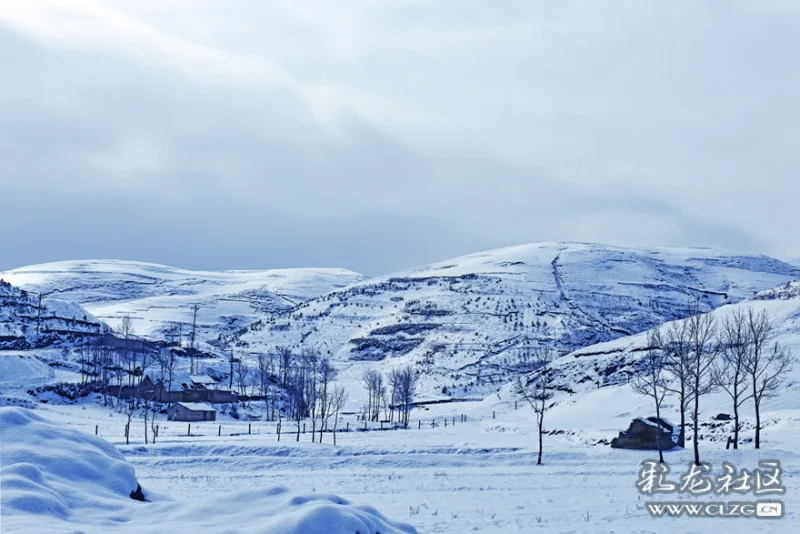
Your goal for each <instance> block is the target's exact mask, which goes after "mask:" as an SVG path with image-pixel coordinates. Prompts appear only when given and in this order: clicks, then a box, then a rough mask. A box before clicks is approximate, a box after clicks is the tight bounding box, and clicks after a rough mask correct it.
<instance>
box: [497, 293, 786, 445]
mask: <svg viewBox="0 0 800 534" xmlns="http://www.w3.org/2000/svg"><path fill="white" fill-rule="evenodd" d="M792 285H793V286H796V284H792ZM767 294H770V292H764V293H760V294H759V297H758V299H755V300H750V301H745V302H740V303H737V304H733V305H731V306H725V307H722V308H720V309H717V310H714V311H713V312H711V314H712V315H713V317H714V318H715V320H716V321H717V324H719V323H720V322H721V321H722V320H724V318H725V317H726V316H729V315H731V314H733V313H734V312H735V311H736V310H738V309H745V308H749V307H752V308H753V309H754V310H755V311H756V312H761V311H762V310H765V311H766V312H767V313H768V314H769V316H770V317H771V319H772V321H773V323H774V324H775V326H776V332H775V336H774V338H773V341H777V342H780V343H781V344H782V345H784V346H785V347H787V348H788V349H789V350H791V351H792V352H793V353H794V355H795V357H796V358H800V296H795V297H793V298H783V297H782V296H781V294H782V293H781V292H778V291H776V292H775V293H774V294H775V298H766V297H765V295H767ZM667 326H668V324H665V325H662V328H666V327H667ZM646 346H647V333H646V332H643V333H640V334H637V335H634V336H626V337H623V338H619V339H616V340H614V341H610V342H606V343H600V344H597V345H593V346H590V347H585V348H583V349H579V350H577V351H575V352H573V353H570V354H567V355H565V356H562V357H561V358H559V359H557V360H556V361H555V362H554V364H553V374H552V375H551V376H552V378H553V384H554V386H555V387H556V388H559V389H560V390H561V393H558V394H557V395H556V401H557V407H556V409H554V410H553V412H552V414H551V419H550V421H551V424H552V425H554V426H555V427H556V428H571V429H575V428H592V427H594V428H595V429H596V431H595V432H594V433H593V434H592V436H591V438H593V439H605V440H608V439H609V436H610V435H611V434H613V431H614V429H615V428H616V429H617V430H616V431H619V430H622V429H623V428H624V426H625V425H626V424H627V422H628V421H629V420H630V419H631V418H633V417H636V416H641V415H654V414H653V413H652V411H653V409H652V400H650V399H648V398H646V397H643V396H641V395H636V394H634V393H633V391H632V389H631V387H630V385H629V380H628V377H629V374H630V373H632V372H635V369H636V367H635V366H636V363H637V362H638V361H639V360H640V359H641V358H642V356H643V355H644V348H645V347H646ZM512 390H513V386H512V385H507V386H505V387H504V389H503V393H502V395H504V396H505V397H507V398H510V397H511V396H512ZM730 402H731V401H730V398H729V397H728V396H727V394H725V393H724V392H717V393H714V394H711V395H708V396H707V397H704V398H703V401H702V405H701V412H702V414H701V421H702V424H703V425H704V427H705V428H704V430H703V433H704V434H705V436H706V439H709V440H715V441H721V442H722V443H724V442H725V439H726V438H727V436H728V435H729V434H730V432H731V423H724V424H721V423H718V422H715V421H713V420H712V417H713V416H714V415H716V414H718V413H728V414H730V413H732V408H731V405H730ZM763 410H764V411H763V413H762V420H763V421H764V422H765V428H764V432H765V435H766V436H767V439H768V440H771V441H773V442H779V443H780V444H781V446H783V447H788V448H789V449H791V448H793V447H796V443H797V441H798V439H800V435H798V432H797V429H796V428H797V427H796V422H797V421H800V363H797V364H795V366H794V368H793V369H792V371H791V372H790V373H789V374H788V375H787V376H786V381H785V384H784V387H783V388H781V391H780V393H779V395H778V396H776V397H775V398H769V399H765V400H764V404H763ZM664 413H665V415H666V417H667V418H668V419H672V420H677V413H678V410H677V405H676V403H675V402H674V399H672V398H669V399H668V401H667V403H666V404H665V406H664ZM742 414H743V418H744V419H743V429H744V431H743V434H742V437H743V439H745V440H746V439H748V438H752V432H753V428H754V426H753V425H754V419H753V413H752V409H751V404H750V403H745V404H744V406H743V408H742ZM615 419H616V420H618V423H617V425H616V427H614V426H612V425H609V424H605V425H598V424H596V423H597V422H600V421H604V422H606V423H609V422H611V423H613V421H614V420H615ZM589 421H591V422H589ZM593 423H594V424H593ZM603 427H605V428H603ZM551 428H552V427H551ZM611 437H613V435H611ZM590 441H591V440H590Z"/></svg>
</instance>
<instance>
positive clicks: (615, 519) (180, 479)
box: [36, 387, 800, 534]
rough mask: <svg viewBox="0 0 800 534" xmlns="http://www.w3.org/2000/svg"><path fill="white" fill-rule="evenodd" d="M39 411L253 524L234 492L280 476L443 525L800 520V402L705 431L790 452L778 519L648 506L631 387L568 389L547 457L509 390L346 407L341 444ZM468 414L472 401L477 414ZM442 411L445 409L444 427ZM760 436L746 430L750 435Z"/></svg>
mask: <svg viewBox="0 0 800 534" xmlns="http://www.w3.org/2000/svg"><path fill="white" fill-rule="evenodd" d="M501 397H502V395H501ZM709 408H710V411H713V409H716V408H717V406H710V407H709ZM36 412H37V413H38V414H40V415H43V416H44V417H46V418H47V419H49V420H51V421H54V422H57V423H59V424H61V425H64V426H67V427H71V428H74V429H77V430H81V431H85V432H87V433H90V434H93V433H94V432H95V426H96V425H97V427H98V431H99V434H100V436H101V437H105V438H106V439H108V440H109V441H111V442H112V443H113V444H115V445H116V446H117V447H118V448H119V450H120V451H121V452H122V454H123V455H124V456H125V458H126V459H127V460H128V461H129V462H130V463H131V465H133V467H134V468H135V471H136V476H137V479H138V480H139V482H140V483H141V484H142V487H143V488H145V490H146V491H151V492H155V493H156V494H163V495H169V496H171V497H173V498H175V499H177V500H178V501H180V502H183V503H186V506H187V507H190V508H191V509H192V510H196V506H194V505H191V504H189V503H198V502H204V503H208V502H213V501H215V500H223V501H224V502H225V503H227V504H226V505H227V506H229V507H232V508H236V509H238V511H233V512H232V511H231V510H230V509H227V510H224V511H223V510H221V509H220V507H221V505H217V506H215V508H214V513H215V514H227V515H225V516H224V517H226V518H227V519H226V521H229V522H231V521H232V522H234V523H235V524H237V525H242V524H243V523H242V522H241V521H242V520H241V517H242V514H244V517H248V518H251V516H250V515H248V514H249V513H250V512H249V511H248V507H250V506H252V502H251V501H249V500H248V498H247V497H231V495H234V494H236V493H237V492H240V491H243V490H251V491H254V492H260V493H265V492H266V493H268V492H269V491H270V490H271V489H272V488H275V487H289V488H291V491H292V492H297V493H300V494H305V495H328V494H335V495H338V496H340V497H342V498H344V499H347V500H349V501H352V502H354V503H369V504H370V505H372V506H374V507H375V508H377V509H378V510H380V512H381V513H382V514H385V515H386V516H387V517H389V518H391V519H392V520H401V521H405V522H408V523H410V524H411V525H413V526H414V527H416V528H417V529H418V531H419V532H435V533H464V532H473V531H474V532H543V533H545V532H552V533H568V532H575V533H612V532H614V533H615V532H618V533H638V532H641V533H644V532H654V533H661V532H670V533H674V532H680V533H694V532H696V533H705V532H708V529H709V526H710V525H711V522H714V521H723V523H720V525H721V526H722V527H724V528H725V529H726V530H727V531H728V532H729V533H730V534H736V533H739V532H741V533H744V532H749V531H750V530H752V528H753V522H758V528H759V530H760V531H762V532H790V531H791V527H790V525H798V524H799V523H798V519H799V518H800V516H798V514H797V510H798V509H800V492H798V490H800V488H799V487H798V484H797V479H798V475H800V457H799V456H798V454H797V453H796V445H795V444H796V443H798V442H799V441H800V440H798V437H799V436H798V430H797V423H798V421H800V411H796V410H785V409H782V410H771V411H770V413H769V415H768V416H767V419H768V420H773V419H775V420H776V421H777V419H780V422H773V423H769V425H768V427H767V428H766V429H765V433H764V434H765V439H766V446H765V448H764V449H762V450H761V451H759V452H756V451H754V450H752V449H751V448H750V447H749V446H747V445H745V446H744V448H743V449H742V450H740V451H726V450H724V443H723V442H720V441H716V440H715V439H714V436H713V435H709V436H708V437H705V438H704V441H703V443H702V448H703V449H702V450H703V455H704V460H705V461H708V462H710V463H711V464H712V465H714V466H715V467H716V468H719V466H720V465H721V462H723V461H728V462H731V463H733V464H735V465H736V466H737V467H739V468H754V467H757V465H758V460H759V459H779V460H781V461H782V462H783V467H784V469H785V473H784V479H783V482H784V485H785V486H786V487H787V494H786V495H785V496H784V498H783V500H784V502H785V504H786V512H787V513H786V517H785V518H784V519H782V520H775V521H769V520H758V519H695V518H674V519H667V518H662V519H652V518H650V517H649V515H648V514H647V512H646V510H645V509H644V502H645V501H646V500H649V499H646V498H644V497H641V496H640V495H639V494H638V492H637V489H636V487H635V484H636V481H637V475H638V471H639V468H640V463H641V462H642V461H643V460H645V459H649V458H652V457H653V453H648V452H631V451H619V450H612V449H610V448H609V447H608V446H607V445H604V444H598V442H599V441H600V440H602V439H610V438H611V437H613V436H615V435H616V434H617V433H618V432H619V431H620V430H623V429H625V428H626V427H627V425H628V423H629V422H630V419H631V418H632V414H638V413H649V411H648V409H647V402H646V400H644V399H642V398H640V397H637V396H635V395H633V394H632V393H631V392H630V391H629V390H628V388H625V387H610V388H604V389H603V390H599V391H597V392H588V393H586V394H584V395H581V396H580V397H578V398H575V399H569V398H566V399H564V401H563V403H562V404H561V405H560V406H559V407H557V408H556V409H555V410H554V411H553V412H552V414H551V415H550V421H549V423H548V425H547V427H548V429H550V430H551V431H554V432H556V433H558V434H557V435H551V436H547V437H546V438H545V465H543V466H536V465H535V463H536V451H535V437H536V435H535V430H534V428H533V425H532V421H531V413H530V410H529V409H528V408H527V407H524V406H521V405H519V406H518V408H517V409H514V405H513V400H512V399H510V398H497V396H494V397H490V398H489V399H486V400H484V401H482V402H469V403H453V404H446V405H438V406H432V407H430V409H428V410H425V409H420V410H418V411H417V412H415V415H414V416H413V417H412V427H413V428H412V429H409V430H396V431H395V430H392V431H383V432H381V431H379V430H371V431H369V432H360V431H352V429H353V428H355V427H356V426H357V425H358V423H357V422H356V421H355V420H354V419H353V418H350V416H344V417H343V418H342V421H341V425H342V427H343V428H346V425H347V423H348V422H349V423H350V428H351V431H350V432H342V433H340V434H339V436H338V445H337V446H335V447H334V446H333V445H332V444H331V443H330V441H331V435H330V434H326V435H325V438H324V439H325V443H323V444H322V445H320V444H318V443H317V444H314V443H311V442H310V435H309V434H301V436H300V442H297V441H296V435H295V434H293V433H292V431H293V429H294V428H295V427H294V425H293V424H291V423H284V427H283V432H284V433H283V435H282V439H281V441H280V443H279V442H277V439H276V436H275V434H274V425H273V424H269V423H260V422H255V423H252V432H253V434H252V435H247V431H248V430H247V425H248V423H246V422H242V421H234V420H232V419H229V418H226V417H223V418H222V420H221V421H218V422H215V423H194V424H192V430H191V432H192V436H191V437H189V436H186V435H185V434H186V432H187V429H188V425H187V424H186V423H170V422H164V421H160V422H159V424H160V426H161V428H160V435H161V438H160V439H159V442H158V443H157V444H156V445H152V444H150V445H147V446H145V445H144V436H143V422H142V421H141V420H138V421H137V420H134V427H133V431H132V433H131V443H130V445H125V440H124V437H123V428H124V424H125V421H126V419H125V416H124V415H122V414H119V413H115V412H109V411H108V410H107V409H105V408H102V407H100V406H96V405H94V404H93V403H84V404H82V405H73V406H48V405H39V406H38V408H37V410H36ZM493 412H494V418H493ZM461 414H467V422H466V423H462V422H461V417H460V416H461ZM420 417H421V418H422V421H423V428H422V429H421V430H420V429H419V428H418V423H417V421H418V418H420ZM445 417H447V418H448V426H447V427H446V428H445V427H444V426H443V421H444V419H445ZM453 417H455V418H456V419H455V426H453V424H452V418H453ZM432 420H436V422H437V423H436V427H435V428H431V421H432ZM219 425H222V436H218V433H219V432H220V430H219ZM371 428H372V427H371ZM561 432H563V433H561ZM748 436H749V434H748V433H745V436H744V437H745V439H747V437H748ZM667 458H668V461H669V462H670V463H671V464H672V465H673V466H674V470H675V471H676V472H681V473H682V472H683V471H684V470H685V467H686V465H688V463H689V461H690V460H691V454H690V453H689V452H688V451H680V452H673V453H669V454H668V456H667ZM223 496H224V497H223ZM751 497H752V496H751ZM237 499H241V501H238V500H237ZM661 499H662V500H664V499H665V498H664V497H662V498H661ZM692 499H693V498H692ZM653 500H658V499H653ZM673 500H675V499H673ZM745 500H747V499H746V498H745ZM752 500H755V499H752ZM687 502H692V501H691V499H689V500H687ZM237 514H238V516H237ZM237 517H238V519H237ZM232 524H233V523H232ZM223 531H226V532H246V531H247V530H245V529H243V528H241V529H240V528H239V527H231V529H230V530H223ZM209 532H219V530H213V529H212V530H209ZM362 534H363V533H362Z"/></svg>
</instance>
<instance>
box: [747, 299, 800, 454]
mask: <svg viewBox="0 0 800 534" xmlns="http://www.w3.org/2000/svg"><path fill="white" fill-rule="evenodd" d="M747 328H748V330H749V331H750V350H749V351H748V354H747V356H746V360H745V364H744V368H745V371H746V372H747V374H748V376H749V380H750V386H751V388H752V393H751V397H752V399H753V406H754V408H755V413H756V435H755V447H756V449H760V448H761V402H762V401H763V400H764V399H765V398H770V397H773V396H775V395H776V394H777V392H778V388H779V387H780V386H781V384H782V383H783V380H784V377H785V375H786V374H787V373H788V372H789V371H790V370H791V369H792V365H793V364H794V356H793V355H792V354H791V353H790V352H789V351H788V350H786V349H785V348H783V347H782V346H781V345H779V344H778V343H777V342H776V343H775V344H774V345H772V347H770V346H769V345H770V341H771V339H772V337H773V336H774V334H775V326H774V325H773V324H772V320H771V319H770V318H769V315H768V314H767V311H766V310H761V311H760V312H756V311H755V310H754V309H753V308H752V307H750V308H748V309H747Z"/></svg>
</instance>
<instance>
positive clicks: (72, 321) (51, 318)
mask: <svg viewBox="0 0 800 534" xmlns="http://www.w3.org/2000/svg"><path fill="white" fill-rule="evenodd" d="M106 331H108V327H107V326H106V325H105V324H104V323H103V322H102V321H99V320H98V319H97V318H95V317H94V316H93V315H92V314H91V313H89V312H88V311H86V310H85V309H83V308H82V307H81V306H79V305H78V304H75V303H74V302H65V301H62V300H59V299H47V300H45V301H43V302H42V304H41V308H40V307H39V299H38V297H35V296H33V295H31V294H30V293H28V292H27V291H25V290H23V289H20V288H18V287H15V286H13V285H11V284H9V283H8V282H7V281H3V279H2V277H0V350H6V349H28V348H31V347H47V346H51V345H57V344H59V343H62V342H68V341H70V340H74V339H76V336H77V337H81V335H82V334H96V333H102V332H106Z"/></svg>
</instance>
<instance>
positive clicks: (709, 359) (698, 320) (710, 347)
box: [688, 303, 718, 466]
mask: <svg viewBox="0 0 800 534" xmlns="http://www.w3.org/2000/svg"><path fill="white" fill-rule="evenodd" d="M695 311H696V314H695V315H693V316H691V317H689V319H688V326H689V346H690V349H691V357H692V360H691V365H690V367H689V369H690V380H689V387H690V394H691V396H692V401H693V406H692V411H691V414H690V417H691V420H692V430H693V432H692V446H693V448H694V463H695V465H698V466H699V465H700V441H699V440H700V398H701V397H702V396H703V395H707V394H708V393H711V392H712V391H714V389H715V387H716V385H715V383H714V376H713V372H712V370H713V369H714V361H715V359H716V356H717V352H718V346H717V344H716V340H715V338H716V322H715V320H714V316H713V315H711V314H710V313H707V314H701V313H699V311H700V310H699V303H698V305H697V308H696V310H695Z"/></svg>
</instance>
